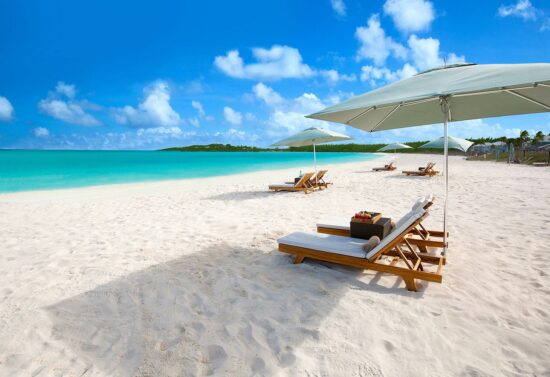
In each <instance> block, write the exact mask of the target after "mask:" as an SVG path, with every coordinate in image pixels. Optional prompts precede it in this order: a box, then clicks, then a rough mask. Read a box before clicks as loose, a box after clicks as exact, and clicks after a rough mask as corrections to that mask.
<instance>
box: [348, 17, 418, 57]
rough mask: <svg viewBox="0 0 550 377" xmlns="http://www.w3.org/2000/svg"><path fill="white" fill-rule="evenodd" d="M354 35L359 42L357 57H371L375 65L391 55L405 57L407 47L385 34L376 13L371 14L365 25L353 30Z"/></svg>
mask: <svg viewBox="0 0 550 377" xmlns="http://www.w3.org/2000/svg"><path fill="white" fill-rule="evenodd" d="M355 37H356V38H357V39H358V40H359V42H360V43H361V46H360V47H359V51H357V58H358V59H359V60H361V59H371V60H372V61H373V62H374V64H375V65H377V66H382V65H384V63H385V62H386V59H387V58H388V57H389V56H390V55H392V56H394V57H396V58H399V59H405V58H406V57H407V49H406V48H405V47H404V46H403V45H401V44H399V43H397V42H395V41H394V40H393V38H391V37H388V36H386V33H385V31H384V29H382V27H381V26H380V18H379V16H378V14H373V15H372V16H371V17H370V18H369V20H368V25H367V27H364V26H360V27H358V28H357V29H356V30H355Z"/></svg>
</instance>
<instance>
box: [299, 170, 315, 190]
mask: <svg viewBox="0 0 550 377" xmlns="http://www.w3.org/2000/svg"><path fill="white" fill-rule="evenodd" d="M313 174H314V173H304V175H302V178H300V180H299V181H298V182H296V184H295V185H294V187H303V186H305V185H306V182H307V181H309V180H310V179H311V177H312V176H313Z"/></svg>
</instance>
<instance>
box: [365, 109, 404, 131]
mask: <svg viewBox="0 0 550 377" xmlns="http://www.w3.org/2000/svg"><path fill="white" fill-rule="evenodd" d="M401 106H402V104H401V103H400V104H399V105H397V106H395V107H394V108H393V109H392V111H390V112H389V113H387V114H386V116H385V117H384V118H382V120H381V121H380V122H378V123H376V126H374V127H373V128H372V129H371V130H370V132H373V131H374V130H376V129H377V128H378V127H379V126H380V125H381V124H382V123H384V122H385V121H386V119H388V118H389V117H390V116H391V115H392V114H393V113H395V112H396V111H397V109H399V108H400V107H401Z"/></svg>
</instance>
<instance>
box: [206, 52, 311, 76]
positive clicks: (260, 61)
mask: <svg viewBox="0 0 550 377" xmlns="http://www.w3.org/2000/svg"><path fill="white" fill-rule="evenodd" d="M252 55H253V56H254V58H255V59H256V61H257V62H256V63H250V64H245V63H244V61H243V59H242V58H241V56H240V55H239V51H238V50H231V51H229V52H227V54H226V55H225V56H216V58H215V59H214V65H215V66H216V67H217V68H218V69H219V70H221V71H222V72H224V73H225V74H226V75H228V76H230V77H235V78H241V79H260V80H279V79H286V78H303V77H311V76H313V75H315V71H314V70H313V69H311V68H310V67H309V66H308V65H307V64H304V63H303V62H302V55H301V54H300V51H298V49H296V48H293V47H289V46H281V45H273V46H272V47H271V48H270V49H265V48H254V49H252Z"/></svg>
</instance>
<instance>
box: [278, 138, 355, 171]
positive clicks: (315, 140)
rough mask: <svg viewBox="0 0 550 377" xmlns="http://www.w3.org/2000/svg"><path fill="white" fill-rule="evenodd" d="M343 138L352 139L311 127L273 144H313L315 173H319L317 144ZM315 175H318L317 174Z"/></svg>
mask: <svg viewBox="0 0 550 377" xmlns="http://www.w3.org/2000/svg"><path fill="white" fill-rule="evenodd" d="M341 140H351V137H349V136H347V135H344V134H341V133H338V132H334V131H331V130H326V129H323V128H316V127H311V128H307V129H305V130H303V131H300V132H298V133H297V134H295V135H293V136H290V137H287V138H286V139H283V140H279V141H278V142H276V143H274V144H272V146H273V147H282V146H284V147H304V146H306V145H313V164H314V165H315V173H317V155H316V151H315V145H317V144H324V143H330V142H332V141H341ZM315 176H317V174H315Z"/></svg>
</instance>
